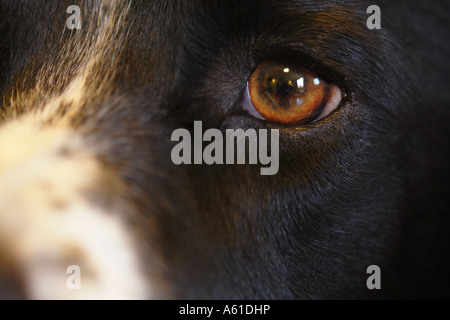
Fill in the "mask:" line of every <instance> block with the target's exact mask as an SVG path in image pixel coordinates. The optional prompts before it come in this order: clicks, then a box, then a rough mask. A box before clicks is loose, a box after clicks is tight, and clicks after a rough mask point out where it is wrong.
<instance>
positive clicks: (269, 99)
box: [242, 60, 342, 124]
mask: <svg viewBox="0 0 450 320" xmlns="http://www.w3.org/2000/svg"><path fill="white" fill-rule="evenodd" d="M341 98H342V92H341V90H340V88H339V87H338V86H336V85H334V84H332V83H329V82H327V81H326V80H325V79H323V78H321V77H320V76H318V75H317V74H316V73H314V72H313V71H311V70H309V69H306V68H304V67H302V66H300V65H298V64H295V63H294V64H291V65H286V64H285V63H280V62H277V61H273V60H266V61H264V62H262V63H261V64H260V65H259V66H258V67H257V68H256V70H255V71H254V72H253V74H252V76H251V77H250V79H249V81H248V83H247V86H246V88H245V94H244V99H243V102H242V108H243V109H244V110H246V111H247V112H248V113H249V114H250V115H251V116H253V117H255V118H258V119H261V120H266V121H270V122H278V123H283V124H304V123H308V122H312V121H315V120H319V119H322V118H324V117H326V116H327V115H328V114H330V113H331V112H332V111H333V110H335V109H336V108H337V107H338V106H339V104H340V102H341Z"/></svg>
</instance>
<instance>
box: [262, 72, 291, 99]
mask: <svg viewBox="0 0 450 320" xmlns="http://www.w3.org/2000/svg"><path fill="white" fill-rule="evenodd" d="M266 88H267V90H268V91H269V92H270V93H271V94H273V95H277V96H279V97H281V98H284V97H286V96H289V95H291V94H292V93H293V92H295V90H296V89H297V84H296V83H295V81H293V80H288V79H283V78H278V77H270V78H269V79H268V83H267V84H266Z"/></svg>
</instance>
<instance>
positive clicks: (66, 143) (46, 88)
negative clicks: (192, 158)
mask: <svg viewBox="0 0 450 320" xmlns="http://www.w3.org/2000/svg"><path fill="white" fill-rule="evenodd" d="M69 2H70V1H69ZM69 2H67V1H58V2H55V1H45V0H39V1H21V2H18V1H13V0H2V1H0V16H1V22H0V33H1V41H0V46H1V47H0V55H1V56H0V58H1V60H0V64H1V65H0V67H1V70H2V72H1V78H0V88H1V95H2V99H3V100H2V101H3V102H2V105H1V109H0V119H1V120H0V121H1V126H0V297H2V298H11V297H13V298H15V297H20V298H357V297H358V298H379V297H432V296H442V295H444V294H445V293H448V289H447V288H448V284H449V283H450V281H449V276H448V272H447V270H448V266H449V265H448V260H449V253H448V250H447V248H446V245H447V244H448V243H449V240H450V239H449V232H448V230H449V229H448V227H449V225H450V223H449V217H448V215H446V213H447V212H446V211H447V210H448V203H447V201H448V200H447V199H448V187H447V182H448V176H447V175H448V173H447V171H448V170H447V168H446V166H447V161H448V158H447V152H448V146H447V142H446V137H448V125H447V123H446V122H447V121H448V120H449V119H450V118H449V108H448V101H449V93H448V90H447V89H448V88H447V87H448V80H447V79H446V75H447V74H448V71H449V68H448V61H447V60H448V53H449V50H448V49H449V48H448V45H447V43H446V39H447V38H448V32H447V31H446V30H447V28H446V26H445V24H448V23H447V20H446V19H447V18H446V17H447V15H448V7H447V6H446V5H443V4H442V5H440V4H434V5H435V7H433V8H428V7H427V6H425V5H423V4H421V3H419V1H407V2H406V1H395V3H393V2H392V1H381V2H380V1H378V5H379V6H380V8H381V29H373V30H371V29H369V28H368V27H367V25H366V21H367V19H368V18H369V16H370V14H367V13H366V9H367V7H369V5H371V3H370V1H302V0H297V1H293V0H292V1H291V0H289V1H288V0H283V1H261V0H258V1H179V2H177V1H163V0H162V1H129V0H123V1H104V2H102V1H97V0H95V1H94V0H93V1H71V2H70V3H69ZM70 5H77V6H79V7H80V8H81V17H82V21H81V22H82V23H81V29H73V30H70V29H68V28H67V26H66V20H67V19H68V17H69V16H70V14H68V13H67V12H66V10H67V7H69V6H70ZM424 6H425V7H424ZM276 68H282V69H280V70H283V72H285V73H290V72H294V74H293V76H292V77H293V78H292V79H297V80H299V79H302V80H301V82H297V84H294V85H292V84H291V83H290V82H289V83H288V80H286V79H287V78H286V79H284V78H283V74H282V73H281V71H273V70H276ZM283 68H284V69H283ZM289 68H291V69H293V68H294V69H295V70H294V71H292V70H290V69H289ZM286 70H287V71H286ZM271 72H272V73H273V74H271ZM277 72H278V73H277ZM259 73H261V74H262V75H261V76H260V74H259ZM303 75H304V78H303ZM277 77H278V78H277ZM280 77H281V78H283V79H284V80H280V79H281V78H280ZM267 79H269V80H267ZM289 79H291V78H289ZM292 79H291V80H292ZM303 79H305V82H306V84H304V82H303ZM308 79H309V80H308ZM316 80H317V83H316ZM267 81H274V82H276V81H281V82H282V83H281V85H278V86H275V87H273V88H275V89H274V90H273V91H270V90H269V89H267V88H268V87H267V86H268V84H267V83H268V82H267ZM289 81H290V80H289ZM308 81H309V82H308ZM265 82H266V83H265ZM319 82H320V83H321V86H319V85H317V84H318V83H319ZM265 85H266V87H264V86H265ZM314 85H317V86H314ZM259 88H263V89H261V90H260V89H259ZM264 88H265V89H264ZM291 89H292V90H293V91H292V90H291ZM300 89H301V90H300ZM290 90H291V91H290ZM268 93H270V94H272V95H271V96H270V97H276V98H277V99H278V98H279V100H276V99H275V100H274V99H272V98H270V97H269V98H270V99H272V100H269V98H268V95H267V94H268ZM265 95H266V96H265ZM267 101H272V102H273V105H271V104H270V103H269V104H267ZM280 101H281V102H280ZM293 101H294V102H293ZM291 103H297V105H296V106H300V107H299V108H300V109H302V110H303V108H307V112H306V111H305V112H306V113H304V114H303V113H301V114H298V113H296V114H294V115H293V114H292V112H294V111H292V110H294V109H295V108H297V107H295V108H294V107H292V105H291ZM291 107H292V108H294V109H292V110H291ZM251 108H254V109H251ZM308 108H311V110H312V111H310V110H309V109H308ZM317 108H318V109H317ZM297 109H298V108H297ZM297 109H295V110H297ZM313 109H314V110H313ZM255 110H256V111H255ZM291 111H292V112H291ZM295 112H296V111H295ZM302 112H303V111H302ZM292 119H294V120H292ZM195 121H202V129H203V132H205V131H206V130H208V129H213V128H216V129H220V130H221V132H226V130H227V129H243V130H248V129H256V130H260V129H268V130H270V131H272V130H276V129H277V130H278V137H279V152H278V156H279V168H278V171H277V172H275V174H272V175H261V174H260V166H257V165H250V164H234V165H232V164H222V165H221V164H213V165H207V164H205V163H204V162H203V164H190V165H189V164H180V165H177V164H174V163H173V161H172V159H171V153H172V152H173V148H174V147H176V145H177V143H176V142H175V141H172V140H173V139H171V136H172V133H173V132H174V130H177V129H180V128H184V129H187V130H188V131H189V133H191V135H192V137H193V139H195V137H194V135H195V132H194V131H195V130H194V122H195ZM272 139H273V138H272ZM193 145H194V144H193ZM206 145H208V142H204V143H203V148H204V147H205V146H206ZM197 147H198V146H197ZM260 147H261V146H260ZM272 151H274V150H273V149H272ZM73 265H75V266H78V267H79V268H80V270H81V289H74V290H70V289H69V288H68V287H67V285H66V284H67V280H68V277H70V274H68V273H67V272H66V271H67V268H68V267H69V266H73ZM370 265H377V266H379V267H380V270H381V277H382V278H381V279H382V289H381V290H369V289H368V287H367V284H366V281H367V278H368V277H369V276H370V274H367V272H366V271H367V268H368V266H370Z"/></svg>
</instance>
